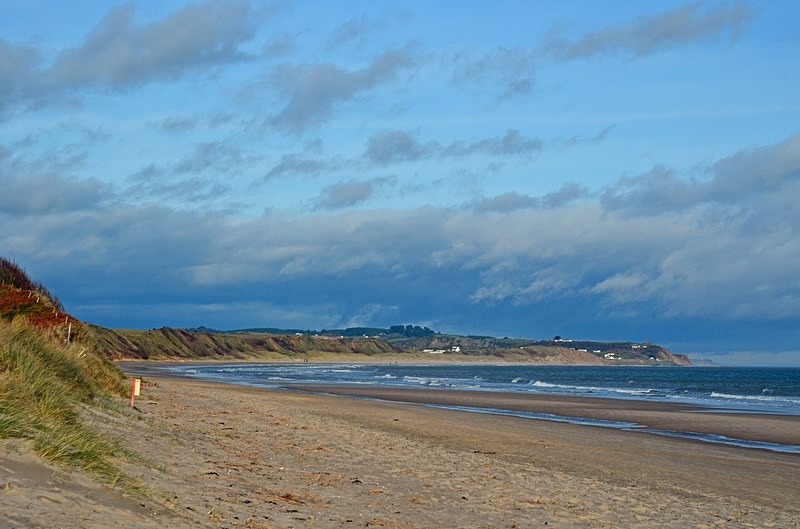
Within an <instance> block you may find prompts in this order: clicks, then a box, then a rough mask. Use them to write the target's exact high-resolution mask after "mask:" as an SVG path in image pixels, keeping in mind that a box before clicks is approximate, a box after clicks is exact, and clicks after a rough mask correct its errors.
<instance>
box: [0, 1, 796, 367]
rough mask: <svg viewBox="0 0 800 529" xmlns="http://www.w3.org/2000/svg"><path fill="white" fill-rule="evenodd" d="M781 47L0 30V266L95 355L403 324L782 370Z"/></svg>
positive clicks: (743, 16)
mask: <svg viewBox="0 0 800 529" xmlns="http://www.w3.org/2000/svg"><path fill="white" fill-rule="evenodd" d="M45 13H46V16H44V14H45ZM798 20H800V3H799V2H796V1H795V0H788V1H782V0H770V1H759V2H755V1H751V2H747V1H719V2H718V1H697V2H685V1H677V2H676V1H669V0H666V1H661V2H651V1H649V0H648V1H633V0H605V1H597V2H589V1H588V0H583V1H563V0H558V1H555V0H553V1H549V0H537V1H535V2H529V1H503V0H499V1H496V2H474V1H458V2H454V1H447V0H442V1H438V2H430V1H414V0H406V1H403V2H392V1H380V2H375V1H363V2H358V1H325V2H314V1H312V2H296V3H294V2H260V1H245V0H241V1H239V0H228V1H214V0H210V1H199V2H184V1H170V0H167V1H165V0H158V1H134V2H129V3H113V2H99V1H98V2H57V3H53V2H49V1H46V0H22V1H18V2H4V3H3V4H2V5H0V255H2V256H3V257H6V258H8V259H12V260H14V261H16V262H17V263H18V264H20V265H21V266H22V267H23V268H25V269H26V270H27V271H28V272H29V273H30V274H31V275H32V276H33V277H34V278H35V279H36V280H38V281H41V282H43V283H44V284H45V285H47V286H48V288H49V289H50V290H51V291H53V292H54V293H55V294H56V295H57V296H58V297H59V298H60V299H61V301H62V302H63V303H64V305H65V306H66V308H67V309H68V310H69V311H70V312H71V313H72V314H73V315H75V316H76V317H78V318H81V319H83V320H85V321H89V322H92V323H96V324H99V325H104V326H109V327H116V328H142V329H147V328H158V327H161V326H173V327H196V326H200V325H205V326H207V327H213V328H217V329H237V328H246V327H281V328H302V329H316V330H321V329H331V328H343V327H353V326H374V327H388V326H390V325H395V324H415V325H423V326H428V327H430V328H432V329H434V330H437V331H440V332H447V333H458V334H481V335H492V336H498V337H503V336H509V337H520V338H532V339H550V338H552V337H554V336H556V335H559V336H562V337H565V338H566V337H569V338H574V339H595V340H610V341H635V342H653V343H657V344H659V345H662V346H665V347H668V348H669V349H671V350H672V351H673V352H676V353H685V354H689V355H690V356H691V357H692V358H708V359H712V360H714V361H716V362H718V363H722V364H737V365H740V364H741V365H800V89H798V87H800V25H798V23H797V21H798Z"/></svg>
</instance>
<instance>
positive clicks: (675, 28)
mask: <svg viewBox="0 0 800 529" xmlns="http://www.w3.org/2000/svg"><path fill="white" fill-rule="evenodd" d="M702 6H703V4H702V3H701V2H692V3H690V4H686V5H684V6H680V7H677V8H675V9H672V10H670V11H665V12H663V13H660V14H658V15H654V16H641V17H638V18H636V19H635V20H633V21H631V22H628V23H625V24H619V25H617V26H608V27H605V28H602V29H599V30H595V31H591V32H589V33H586V34H585V35H583V36H581V37H579V38H576V39H569V38H566V37H563V36H562V35H560V34H557V33H556V34H552V35H551V37H550V39H549V40H548V42H547V43H546V45H545V49H546V50H547V51H548V52H549V53H551V54H552V55H553V56H555V57H556V58H557V59H562V60H569V59H579V58H586V57H591V56H594V55H601V54H614V55H622V56H625V57H633V58H637V57H644V56H647V55H652V54H654V53H657V52H660V51H663V50H666V49H670V48H674V47H677V46H682V45H686V44H691V43H696V42H702V41H706V40H710V39H716V38H719V37H721V36H725V35H729V36H730V38H731V39H735V38H737V37H738V36H739V35H740V34H741V33H742V31H744V28H745V27H746V26H747V25H748V24H749V23H750V21H751V19H752V17H753V15H752V13H751V11H750V10H749V9H748V7H747V5H746V4H744V3H742V2H733V3H730V2H729V3H723V4H718V5H716V6H714V7H711V8H707V9H703V7H702Z"/></svg>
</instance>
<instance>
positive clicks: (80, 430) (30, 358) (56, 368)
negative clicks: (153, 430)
mask: <svg viewBox="0 0 800 529" xmlns="http://www.w3.org/2000/svg"><path fill="white" fill-rule="evenodd" d="M125 390H126V382H125V376H124V375H123V374H122V372H121V371H119V369H118V368H117V367H116V366H114V365H113V364H112V363H111V362H110V361H109V360H107V359H106V358H105V357H103V356H102V355H101V354H99V353H98V350H97V347H96V345H95V344H94V342H93V340H92V338H91V336H89V335H84V336H82V337H81V339H80V340H79V341H76V342H73V343H70V344H64V343H63V342H61V341H60V340H54V339H53V338H52V337H49V336H48V335H47V334H45V333H42V332H41V331H40V330H38V329H36V328H34V327H31V326H30V325H28V324H27V323H26V322H25V321H24V320H22V319H21V318H15V319H14V320H13V321H11V322H8V321H2V320H0V438H22V439H30V440H31V441H32V443H33V448H34V450H35V451H36V453H37V454H39V455H40V456H42V457H45V458H47V459H50V460H52V461H56V462H59V463H62V464H65V465H68V466H71V467H75V468H81V469H85V470H88V471H90V472H92V473H94V474H95V475H98V476H100V477H101V478H103V479H104V480H105V481H108V482H111V483H116V482H117V481H118V480H119V479H120V478H121V476H122V474H121V472H120V471H119V469H118V468H117V466H116V465H115V463H114V457H115V454H116V453H117V452H118V451H119V450H118V448H117V447H116V446H115V443H114V442H112V441H110V440H108V439H107V438H105V437H103V436H102V435H100V434H99V433H97V432H95V431H93V430H92V428H91V427H90V426H89V425H87V424H85V421H83V420H82V419H81V414H80V412H79V406H80V405H81V404H87V405H99V404H100V403H101V402H103V401H107V400H108V397H109V396H110V395H118V396H124V395H125Z"/></svg>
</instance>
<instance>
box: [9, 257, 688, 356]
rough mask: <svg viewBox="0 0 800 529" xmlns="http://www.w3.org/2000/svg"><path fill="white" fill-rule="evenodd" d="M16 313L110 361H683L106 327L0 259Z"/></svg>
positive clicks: (471, 342) (448, 341)
mask: <svg viewBox="0 0 800 529" xmlns="http://www.w3.org/2000/svg"><path fill="white" fill-rule="evenodd" d="M15 318H24V319H25V320H26V321H28V322H29V323H30V324H31V325H33V326H34V327H36V328H38V329H40V330H42V331H45V332H46V333H48V334H49V335H52V336H58V337H59V338H60V339H62V340H64V341H65V342H67V343H68V342H69V341H70V340H72V339H74V338H75V337H76V336H78V335H79V334H80V335H91V337H92V340H94V341H95V342H96V343H97V346H98V348H99V350H100V351H102V352H103V354H105V356H106V357H108V358H111V359H114V360H184V361H185V360H254V361H255V360H262V361H288V362H303V361H320V362H322V361H392V362H430V361H450V362H484V361H496V362H497V361H499V362H526V363H542V364H566V365H569V364H581V365H691V362H690V361H689V358H688V357H686V356H685V355H676V354H673V353H671V352H670V351H668V350H667V349H665V348H663V347H660V346H658V345H655V344H651V343H632V342H593V341H578V340H568V339H561V338H560V337H557V338H555V339H553V340H528V339H520V338H494V337H491V336H460V335H452V334H442V333H439V332H436V331H433V330H431V329H429V328H428V327H421V326H419V325H392V326H390V327H387V328H380V327H350V328H346V329H323V330H321V331H314V330H302V329H278V328H272V327H261V328H248V329H235V330H228V331H220V330H216V329H211V328H208V327H197V328H194V329H175V328H170V327H162V328H160V329H153V330H147V331H144V330H128V329H106V328H103V327H99V326H96V325H89V324H85V323H83V322H80V321H79V320H77V319H76V318H73V317H72V316H70V315H69V314H67V313H66V312H64V310H63V307H62V306H61V303H60V302H58V300H57V299H56V298H55V297H54V296H53V295H52V294H50V293H49V292H48V291H47V289H46V288H45V287H44V286H43V285H41V284H38V283H34V282H32V281H31V280H30V279H29V278H28V277H27V275H26V274H25V273H24V272H23V271H22V270H21V269H20V268H19V267H18V266H17V265H16V264H14V263H12V262H10V261H8V260H5V259H2V258H0V319H6V320H13V319H15Z"/></svg>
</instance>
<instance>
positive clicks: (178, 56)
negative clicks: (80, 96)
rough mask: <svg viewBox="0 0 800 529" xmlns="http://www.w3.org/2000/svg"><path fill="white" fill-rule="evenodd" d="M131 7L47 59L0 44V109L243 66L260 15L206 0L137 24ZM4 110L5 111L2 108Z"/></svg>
mask: <svg viewBox="0 0 800 529" xmlns="http://www.w3.org/2000/svg"><path fill="white" fill-rule="evenodd" d="M135 14H136V9H135V6H133V5H132V4H126V5H121V6H117V7H114V8H112V9H111V10H110V11H109V12H108V13H107V14H106V16H105V17H104V18H103V19H102V20H101V21H100V23H99V24H98V25H97V26H95V28H94V29H93V30H92V31H91V33H90V34H89V35H88V36H87V37H86V39H85V41H84V42H83V43H81V44H80V45H78V46H76V47H72V48H67V49H64V50H61V51H60V52H59V53H57V54H56V56H55V57H54V58H53V59H52V60H51V61H46V59H45V57H44V56H43V54H42V52H41V51H40V50H38V49H36V48H34V47H31V46H24V45H18V44H13V43H9V42H5V41H2V40H0V105H5V106H6V107H9V106H12V105H17V104H23V105H29V104H33V103H37V102H41V101H48V100H56V99H58V98H60V97H63V96H69V95H71V94H73V93H75V92H76V91H78V90H81V89H84V88H87V87H99V88H101V89H116V88H120V87H129V86H134V85H139V84H143V83H148V82H152V81H156V80H162V79H175V78H179V77H181V76H184V75H186V74H187V73H190V72H196V71H203V72H208V71H214V69H215V68H218V67H221V66H224V65H227V64H230V63H235V62H240V61H242V60H246V59H248V58H249V56H248V55H247V54H246V53H245V52H243V51H242V46H243V44H245V43H247V42H248V41H250V40H252V38H253V36H254V35H255V30H256V26H257V22H258V21H259V19H260V16H259V14H258V13H256V12H255V11H254V10H252V9H251V8H250V6H249V3H248V2H245V1H233V2H223V1H221V0H207V1H205V2H200V3H196V4H190V5H188V6H186V7H184V8H182V9H180V10H179V11H176V12H174V13H172V14H170V15H168V16H167V17H165V18H163V19H161V20H157V21H154V22H150V23H145V24H140V23H137V22H136V20H135ZM0 110H3V106H0Z"/></svg>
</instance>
